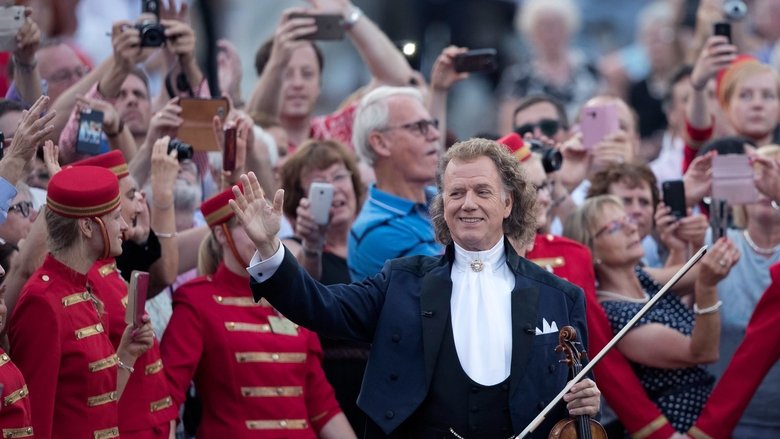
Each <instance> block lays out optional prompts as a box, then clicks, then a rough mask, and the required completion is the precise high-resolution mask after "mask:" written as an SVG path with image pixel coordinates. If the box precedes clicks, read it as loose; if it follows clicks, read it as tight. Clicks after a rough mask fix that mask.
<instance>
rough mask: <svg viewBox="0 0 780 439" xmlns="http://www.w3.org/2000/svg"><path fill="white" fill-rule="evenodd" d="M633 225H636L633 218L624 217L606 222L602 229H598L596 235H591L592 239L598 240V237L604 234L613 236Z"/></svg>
mask: <svg viewBox="0 0 780 439" xmlns="http://www.w3.org/2000/svg"><path fill="white" fill-rule="evenodd" d="M635 224H636V220H635V219H634V218H633V217H630V216H628V215H626V216H625V217H623V218H621V219H616V220H612V221H610V222H608V223H607V224H606V225H605V226H604V227H602V228H601V229H599V231H598V232H596V234H595V235H593V237H594V238H598V237H599V235H602V234H604V233H606V234H607V235H614V234H615V233H617V232H620V231H621V230H623V229H625V228H626V227H628V226H629V225H631V226H633V225H635Z"/></svg>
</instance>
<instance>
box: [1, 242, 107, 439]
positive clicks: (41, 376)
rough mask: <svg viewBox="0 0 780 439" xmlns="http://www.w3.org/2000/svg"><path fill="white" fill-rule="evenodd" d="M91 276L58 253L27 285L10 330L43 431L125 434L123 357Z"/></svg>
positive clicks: (73, 435) (55, 436) (53, 434)
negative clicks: (120, 404)
mask: <svg viewBox="0 0 780 439" xmlns="http://www.w3.org/2000/svg"><path fill="white" fill-rule="evenodd" d="M107 332H108V321H107V319H106V316H105V314H103V315H99V314H98V305H97V302H96V300H93V296H92V294H91V293H90V292H89V290H88V289H87V276H86V275H83V274H80V273H77V272H75V271H73V270H71V269H70V268H68V267H67V266H65V265H64V264H62V263H61V262H59V261H58V260H56V259H55V258H54V257H53V256H52V255H50V254H49V255H47V256H46V259H45V260H44V261H43V265H42V266H41V268H39V269H38V271H36V272H35V273H33V275H32V276H31V277H30V279H29V280H28V281H27V283H26V284H25V285H24V288H22V292H21V294H20V296H19V302H18V303H17V304H16V308H15V309H14V313H13V316H12V318H11V322H10V328H9V332H8V336H9V339H10V341H11V354H12V355H13V357H14V362H15V363H16V365H17V366H18V367H19V370H20V371H21V372H22V374H23V375H24V377H25V379H26V380H27V386H28V387H29V389H30V401H31V403H32V409H33V411H32V421H33V428H34V429H35V434H36V435H37V436H38V437H41V438H52V439H60V438H61V439H77V438H98V439H106V438H114V437H119V428H118V425H117V423H118V419H117V412H118V408H117V393H116V385H117V381H116V374H117V356H116V352H115V351H114V347H113V346H112V345H111V341H110V340H109V339H108V334H107Z"/></svg>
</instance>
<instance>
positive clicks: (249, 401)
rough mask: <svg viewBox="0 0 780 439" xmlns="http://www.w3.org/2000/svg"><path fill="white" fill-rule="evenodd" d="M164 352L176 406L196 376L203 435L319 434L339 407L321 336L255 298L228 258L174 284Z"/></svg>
mask: <svg viewBox="0 0 780 439" xmlns="http://www.w3.org/2000/svg"><path fill="white" fill-rule="evenodd" d="M162 357H163V361H164V362H165V374H166V376H167V378H168V380H169V381H170V383H171V389H172V392H173V399H174V401H175V402H176V404H177V406H178V405H179V404H181V403H182V402H183V401H184V396H185V391H186V390H187V387H188V386H189V383H190V380H193V379H194V381H195V387H196V388H197V389H198V393H199V395H200V397H201V400H202V401H203V418H202V421H201V424H200V426H199V427H198V437H199V438H232V439H243V438H287V439H298V438H307V439H308V438H314V437H316V434H315V432H317V431H319V430H320V429H321V428H322V427H323V426H324V425H325V424H326V423H327V422H328V421H329V420H330V419H331V418H332V417H333V416H335V415H337V414H338V413H340V412H341V409H340V408H339V405H338V402H336V399H335V396H334V392H333V389H332V388H331V386H330V384H328V382H327V380H326V379H325V374H324V373H323V372H322V368H321V366H320V361H321V360H322V348H321V347H320V343H319V340H318V338H317V335H316V334H314V333H312V332H310V331H308V330H306V329H304V328H300V327H297V326H296V325H294V324H292V322H290V321H289V320H287V319H284V318H283V317H281V316H280V315H279V314H278V313H277V312H276V311H275V310H274V309H273V308H272V307H270V306H269V305H268V304H267V303H263V304H256V303H255V302H254V300H253V299H252V293H251V291H250V290H249V279H248V278H247V277H243V276H239V275H236V274H235V273H232V272H231V271H230V270H228V269H227V268H226V267H225V265H224V264H221V265H220V266H219V268H218V269H217V272H216V273H215V274H214V275H213V276H201V277H199V278H196V279H193V280H192V281H190V282H188V283H186V284H184V285H182V286H181V287H179V289H178V290H176V292H175V293H174V295H173V315H172V316H171V320H170V323H169V324H168V328H167V329H166V330H165V335H164V336H163V341H162Z"/></svg>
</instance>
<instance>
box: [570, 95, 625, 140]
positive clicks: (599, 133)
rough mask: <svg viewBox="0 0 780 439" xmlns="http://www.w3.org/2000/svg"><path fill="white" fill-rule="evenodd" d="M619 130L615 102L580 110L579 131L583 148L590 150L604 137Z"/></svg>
mask: <svg viewBox="0 0 780 439" xmlns="http://www.w3.org/2000/svg"><path fill="white" fill-rule="evenodd" d="M619 130H620V121H619V120H618V114H617V106H615V104H604V105H595V106H592V107H587V108H585V109H584V110H582V116H581V119H580V131H581V132H582V146H583V147H584V148H585V149H587V150H592V149H593V147H595V146H596V145H597V144H599V143H600V142H601V141H603V140H604V138H606V137H607V136H609V135H610V134H613V133H616V132H618V131H619Z"/></svg>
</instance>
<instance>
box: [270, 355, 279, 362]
mask: <svg viewBox="0 0 780 439" xmlns="http://www.w3.org/2000/svg"><path fill="white" fill-rule="evenodd" d="M271 359H272V360H274V361H279V354H272V355H271Z"/></svg>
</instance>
